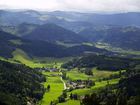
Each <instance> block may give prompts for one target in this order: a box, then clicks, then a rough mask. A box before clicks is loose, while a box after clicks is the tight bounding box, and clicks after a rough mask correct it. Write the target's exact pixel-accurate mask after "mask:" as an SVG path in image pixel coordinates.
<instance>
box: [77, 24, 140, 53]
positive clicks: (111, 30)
mask: <svg viewBox="0 0 140 105" xmlns="http://www.w3.org/2000/svg"><path fill="white" fill-rule="evenodd" d="M139 33H140V28H139V27H133V26H128V27H120V26H104V27H96V26H94V27H90V28H87V29H85V30H83V31H81V32H80V33H79V34H80V35H82V36H86V37H87V38H89V40H90V41H91V42H92V41H94V42H100V43H107V44H110V45H111V46H114V47H120V48H123V49H127V50H128V49H132V50H137V51H139V50H140V47H139V40H140V35H139Z"/></svg>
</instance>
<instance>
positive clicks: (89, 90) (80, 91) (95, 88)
mask: <svg viewBox="0 0 140 105" xmlns="http://www.w3.org/2000/svg"><path fill="white" fill-rule="evenodd" d="M118 81H119V79H112V80H109V84H110V85H113V84H116V83H118ZM106 85H107V81H102V82H95V86H93V87H91V88H84V89H76V90H73V91H72V92H71V93H76V94H78V95H79V96H82V95H85V94H90V93H92V92H96V91H98V90H99V89H101V88H103V87H105V86H106ZM69 94H70V93H69Z"/></svg>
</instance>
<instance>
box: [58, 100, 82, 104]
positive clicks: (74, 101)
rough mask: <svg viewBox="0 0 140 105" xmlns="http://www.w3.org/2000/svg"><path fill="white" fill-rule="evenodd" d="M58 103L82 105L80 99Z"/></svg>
mask: <svg viewBox="0 0 140 105" xmlns="http://www.w3.org/2000/svg"><path fill="white" fill-rule="evenodd" d="M57 105H80V101H78V100H68V101H67V102H64V103H59V104H57Z"/></svg>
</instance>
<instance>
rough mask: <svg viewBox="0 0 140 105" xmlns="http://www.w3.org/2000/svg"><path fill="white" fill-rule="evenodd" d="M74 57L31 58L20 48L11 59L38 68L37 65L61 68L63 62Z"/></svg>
mask: <svg viewBox="0 0 140 105" xmlns="http://www.w3.org/2000/svg"><path fill="white" fill-rule="evenodd" d="M71 59H72V57H66V58H51V57H44V58H39V57H38V58H37V57H34V58H30V57H29V56H28V55H27V54H26V53H25V52H24V51H22V50H20V49H16V50H15V51H14V52H13V58H10V59H9V61H14V62H20V63H22V64H25V65H27V66H29V67H32V68H36V67H40V68H41V67H58V68H60V66H61V64H62V63H64V62H67V61H68V60H71Z"/></svg>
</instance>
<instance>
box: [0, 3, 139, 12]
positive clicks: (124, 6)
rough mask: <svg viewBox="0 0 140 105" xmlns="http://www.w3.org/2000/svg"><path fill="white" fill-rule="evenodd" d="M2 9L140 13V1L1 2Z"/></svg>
mask: <svg viewBox="0 0 140 105" xmlns="http://www.w3.org/2000/svg"><path fill="white" fill-rule="evenodd" d="M0 9H35V10H46V11H56V10H63V11H80V12H82V11H83V12H86V11H87V12H90V11H91V12H92V11H93V12H140V0H0Z"/></svg>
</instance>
